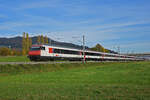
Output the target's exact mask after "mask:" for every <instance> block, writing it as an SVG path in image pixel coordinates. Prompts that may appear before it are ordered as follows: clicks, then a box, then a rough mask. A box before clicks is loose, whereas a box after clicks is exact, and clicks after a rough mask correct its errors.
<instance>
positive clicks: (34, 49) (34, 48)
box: [30, 47, 41, 51]
mask: <svg viewBox="0 0 150 100" xmlns="http://www.w3.org/2000/svg"><path fill="white" fill-rule="evenodd" d="M38 50H41V47H32V48H31V49H30V51H38Z"/></svg>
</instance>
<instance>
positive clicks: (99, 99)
mask: <svg viewBox="0 0 150 100" xmlns="http://www.w3.org/2000/svg"><path fill="white" fill-rule="evenodd" d="M149 99H150V62H127V63H120V62H115V63H88V64H51V65H50V64H49V65H0V100H149Z"/></svg>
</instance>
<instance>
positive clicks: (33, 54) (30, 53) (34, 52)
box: [28, 50, 41, 56]
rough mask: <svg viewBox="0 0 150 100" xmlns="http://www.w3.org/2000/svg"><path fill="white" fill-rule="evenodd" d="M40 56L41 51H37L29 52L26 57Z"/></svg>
mask: <svg viewBox="0 0 150 100" xmlns="http://www.w3.org/2000/svg"><path fill="white" fill-rule="evenodd" d="M40 54H41V51H40V50H38V51H29V53H28V55H29V56H30V55H31V56H35V55H40Z"/></svg>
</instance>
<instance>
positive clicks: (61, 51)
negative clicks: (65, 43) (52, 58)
mask: <svg viewBox="0 0 150 100" xmlns="http://www.w3.org/2000/svg"><path fill="white" fill-rule="evenodd" d="M54 53H61V54H75V55H79V54H80V53H79V52H78V51H71V50H64V49H54Z"/></svg>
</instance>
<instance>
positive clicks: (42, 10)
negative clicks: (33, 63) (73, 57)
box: [0, 0, 150, 53]
mask: <svg viewBox="0 0 150 100" xmlns="http://www.w3.org/2000/svg"><path fill="white" fill-rule="evenodd" d="M22 32H28V33H29V34H30V35H32V36H35V35H38V34H43V35H47V36H49V37H50V38H52V39H57V40H58V38H60V40H59V41H65V42H72V43H76V44H81V43H80V42H79V40H81V37H82V35H85V37H86V45H87V46H90V47H91V46H94V45H96V44H97V43H100V44H102V45H103V46H104V47H105V48H108V49H113V50H117V47H118V46H120V48H121V52H124V53H126V52H129V53H130V52H134V53H136V52H150V0H0V37H5V36H6V37H13V36H17V35H20V36H21V35H22ZM72 37H78V38H72Z"/></svg>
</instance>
